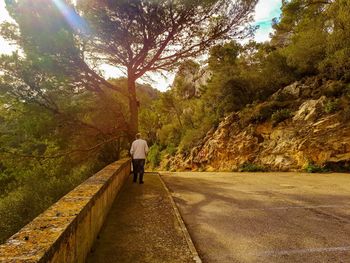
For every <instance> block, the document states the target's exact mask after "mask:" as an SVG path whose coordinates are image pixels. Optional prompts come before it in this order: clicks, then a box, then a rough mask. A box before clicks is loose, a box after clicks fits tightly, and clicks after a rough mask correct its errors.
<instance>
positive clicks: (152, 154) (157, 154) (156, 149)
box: [147, 144, 161, 168]
mask: <svg viewBox="0 0 350 263" xmlns="http://www.w3.org/2000/svg"><path fill="white" fill-rule="evenodd" d="M160 158H161V148H160V146H159V145H158V144H153V145H152V146H151V147H150V148H149V152H148V155H147V160H148V162H149V163H150V164H151V167H152V168H155V167H157V166H159V164H160V161H161V159H160Z"/></svg>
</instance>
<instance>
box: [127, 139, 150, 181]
mask: <svg viewBox="0 0 350 263" xmlns="http://www.w3.org/2000/svg"><path fill="white" fill-rule="evenodd" d="M147 153H148V145H147V142H146V141H145V140H143V139H141V133H137V134H136V140H135V141H133V142H132V144H131V149H130V154H131V158H132V167H133V173H134V180H133V182H134V183H136V181H137V175H139V183H140V184H143V174H144V172H145V161H146V156H147Z"/></svg>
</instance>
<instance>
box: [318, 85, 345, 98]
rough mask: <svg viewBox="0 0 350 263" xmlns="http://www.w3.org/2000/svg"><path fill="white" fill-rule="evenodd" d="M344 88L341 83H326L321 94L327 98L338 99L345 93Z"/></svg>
mask: <svg viewBox="0 0 350 263" xmlns="http://www.w3.org/2000/svg"><path fill="white" fill-rule="evenodd" d="M345 89H346V86H345V85H344V83H343V82H341V81H332V82H327V84H326V86H325V88H324V91H323V94H324V95H326V96H327V97H339V96H341V95H342V94H343V93H344V92H345Z"/></svg>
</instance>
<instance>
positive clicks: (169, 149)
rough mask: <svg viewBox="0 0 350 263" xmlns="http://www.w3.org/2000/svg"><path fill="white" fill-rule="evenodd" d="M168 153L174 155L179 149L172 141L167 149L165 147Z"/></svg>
mask: <svg viewBox="0 0 350 263" xmlns="http://www.w3.org/2000/svg"><path fill="white" fill-rule="evenodd" d="M165 151H166V153H167V154H169V155H170V156H174V155H175V153H176V151H177V148H176V147H175V145H174V144H172V143H170V144H169V145H168V146H167V147H166V149H165Z"/></svg>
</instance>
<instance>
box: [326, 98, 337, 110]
mask: <svg viewBox="0 0 350 263" xmlns="http://www.w3.org/2000/svg"><path fill="white" fill-rule="evenodd" d="M339 109H340V104H339V100H338V99H334V100H328V101H327V102H326V104H325V105H324V111H325V112H326V113H334V112H336V111H338V110H339Z"/></svg>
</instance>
